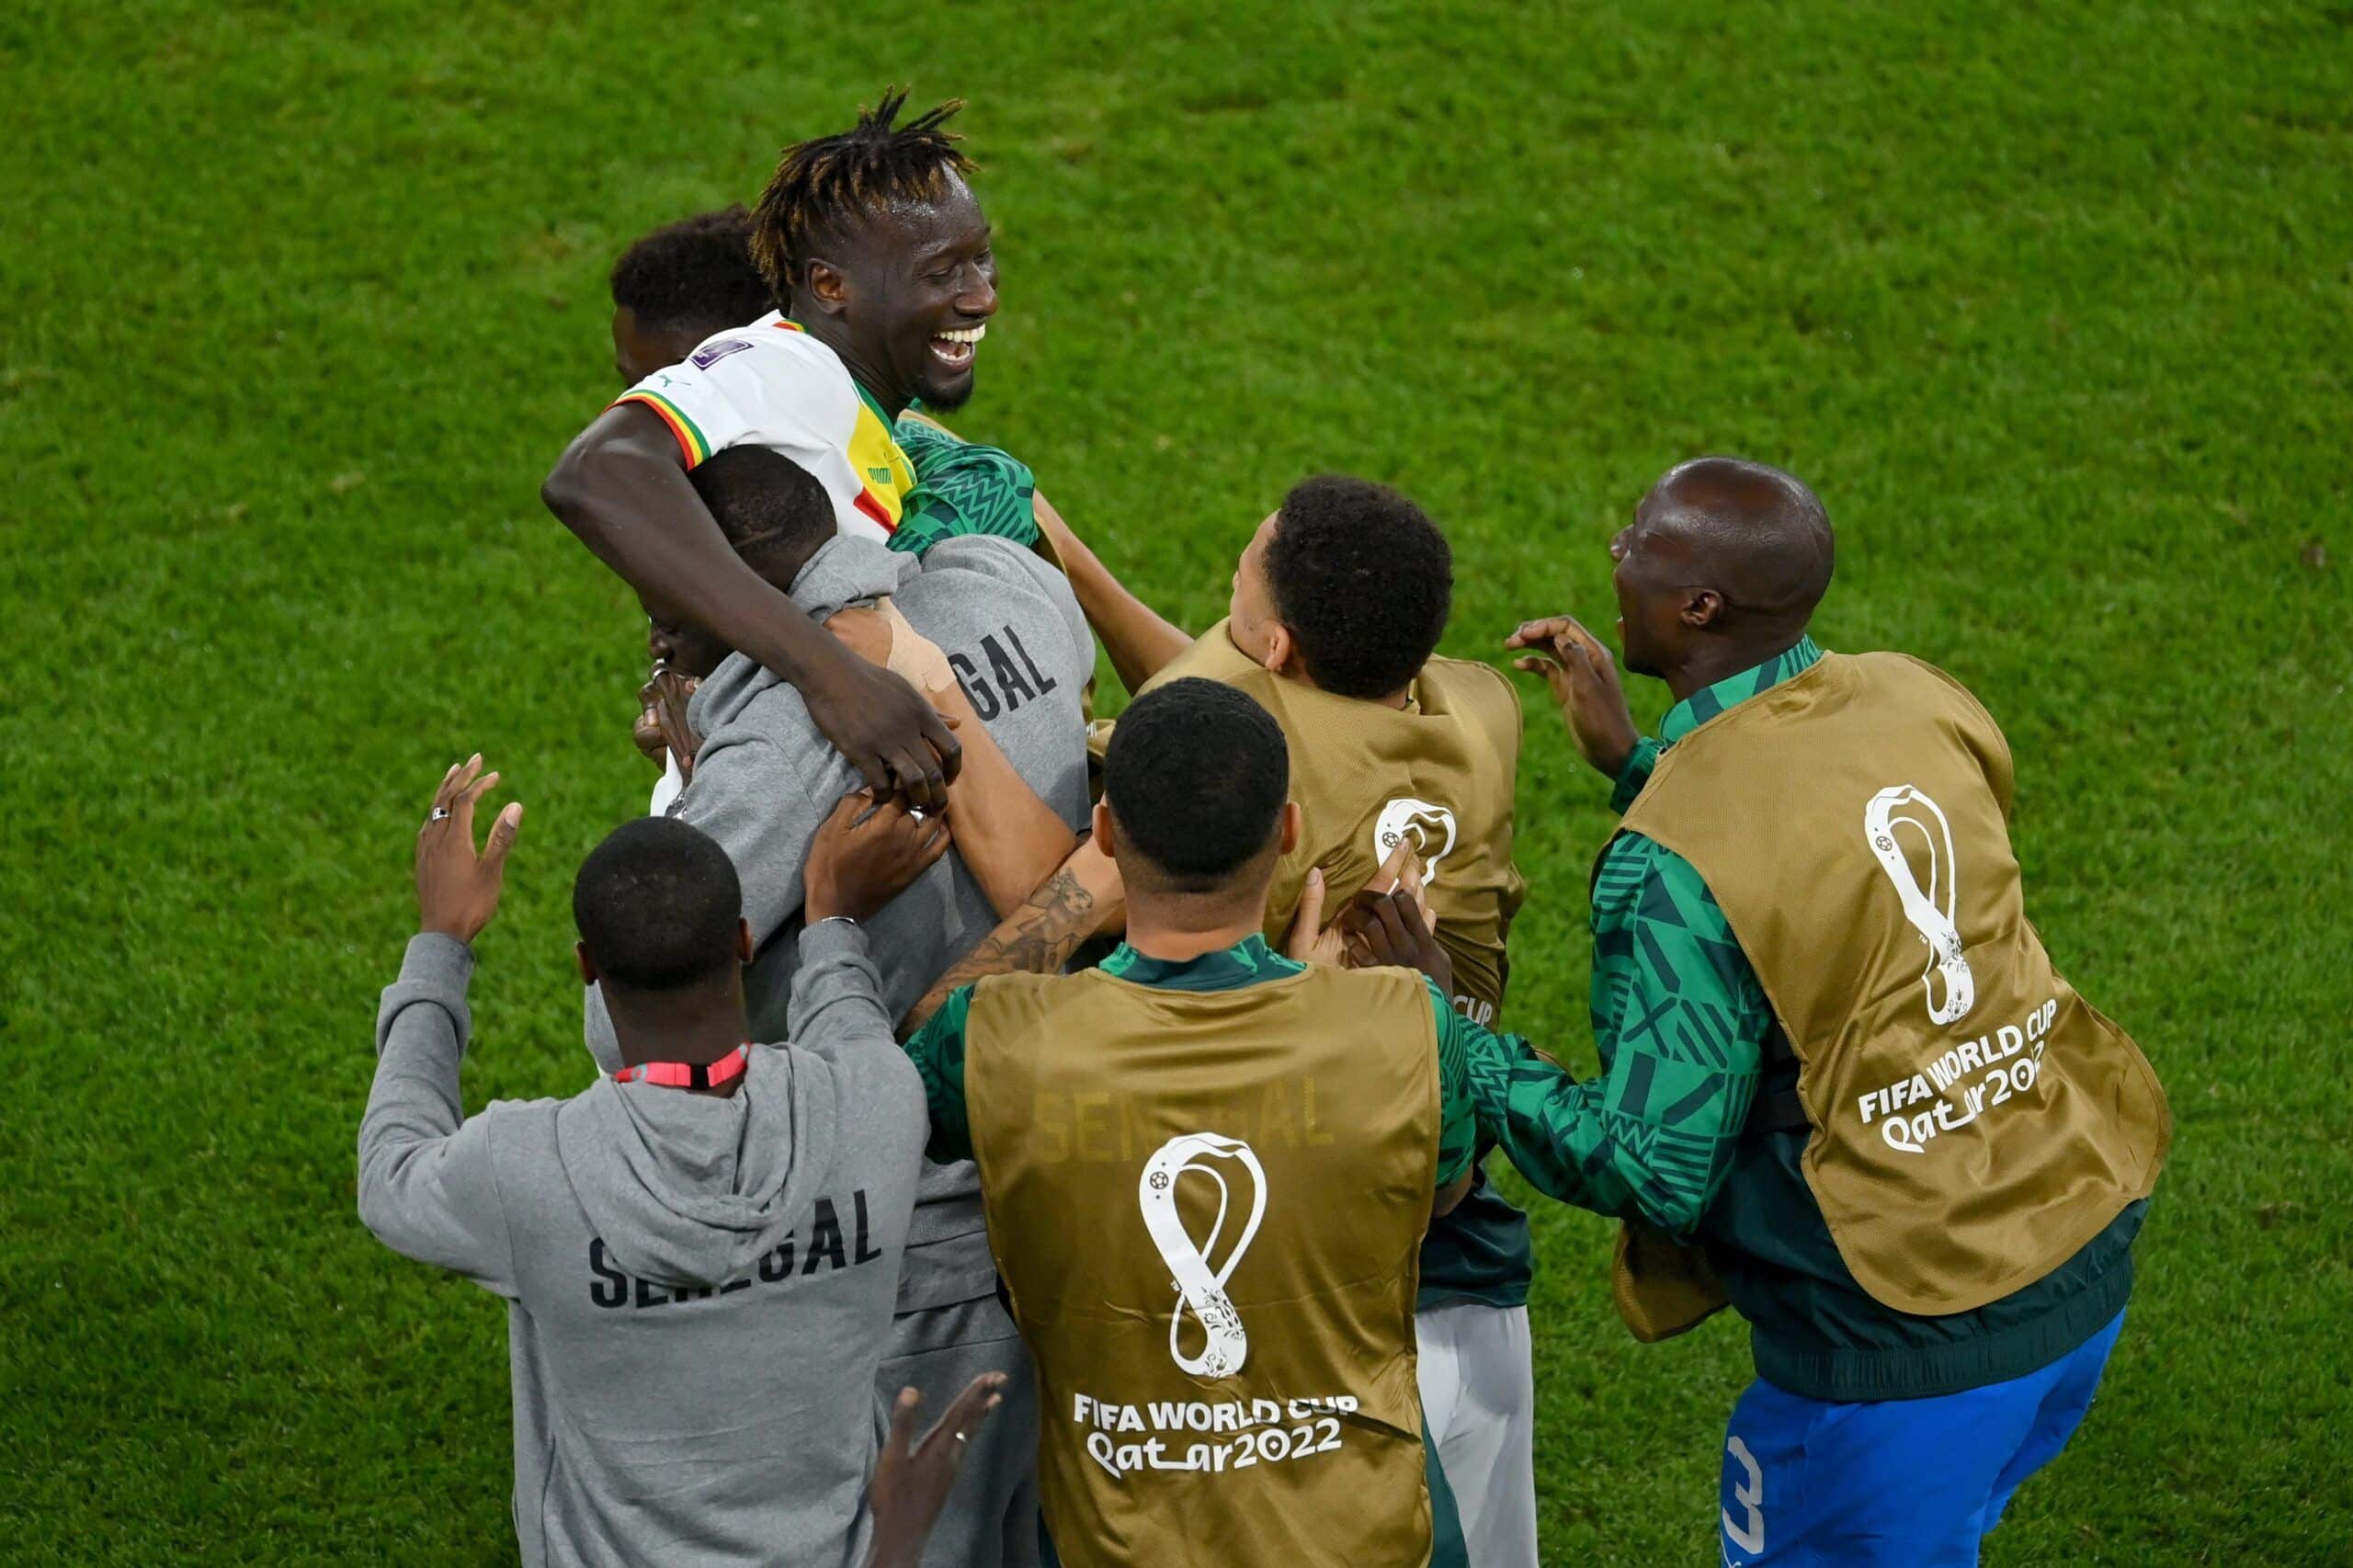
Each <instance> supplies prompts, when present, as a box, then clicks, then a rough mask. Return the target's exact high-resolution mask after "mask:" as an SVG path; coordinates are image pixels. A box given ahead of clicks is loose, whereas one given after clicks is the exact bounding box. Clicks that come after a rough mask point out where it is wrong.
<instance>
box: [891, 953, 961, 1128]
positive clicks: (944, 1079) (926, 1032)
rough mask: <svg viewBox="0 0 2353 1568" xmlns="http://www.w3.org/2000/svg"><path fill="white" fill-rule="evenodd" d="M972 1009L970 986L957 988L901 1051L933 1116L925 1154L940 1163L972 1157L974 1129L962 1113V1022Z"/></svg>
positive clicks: (926, 1106) (925, 1105)
mask: <svg viewBox="0 0 2353 1568" xmlns="http://www.w3.org/2000/svg"><path fill="white" fill-rule="evenodd" d="M971 1012H972V987H971V986H969V985H960V986H958V987H957V988H956V989H955V990H953V991H951V992H949V994H948V1000H947V1001H945V1002H943V1003H941V1004H940V1005H939V1011H938V1012H937V1013H934V1014H933V1015H932V1016H931V1017H930V1018H929V1019H928V1020H927V1021H926V1023H925V1024H924V1026H923V1027H922V1028H919V1029H917V1030H915V1034H914V1035H913V1036H912V1037H910V1038H909V1039H908V1040H907V1042H906V1045H905V1047H904V1050H905V1051H906V1053H907V1059H908V1060H909V1061H910V1062H914V1063H915V1075H916V1076H917V1077H919V1078H921V1079H922V1080H923V1103H924V1108H925V1109H926V1110H927V1111H929V1112H930V1113H931V1142H929V1143H927V1144H926V1145H925V1147H924V1153H926V1154H928V1155H930V1156H931V1158H933V1159H935V1160H938V1161H940V1162H942V1163H943V1164H944V1163H946V1162H948V1161H949V1160H969V1159H971V1158H972V1124H971V1122H970V1121H969V1120H968V1119H966V1117H965V1115H964V1019H965V1017H966V1015H968V1014H969V1013H971Z"/></svg>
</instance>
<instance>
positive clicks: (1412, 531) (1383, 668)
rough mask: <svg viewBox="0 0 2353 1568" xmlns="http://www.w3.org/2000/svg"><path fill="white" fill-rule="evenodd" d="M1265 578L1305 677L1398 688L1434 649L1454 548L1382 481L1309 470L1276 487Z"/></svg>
mask: <svg viewBox="0 0 2353 1568" xmlns="http://www.w3.org/2000/svg"><path fill="white" fill-rule="evenodd" d="M1266 562H1267V586H1268V587H1269V588H1270V589H1271V590H1272V592H1273V594H1274V599H1275V613H1276V614H1277V615H1279V616H1280V617H1282V620H1283V624H1284V625H1285V626H1288V627H1290V633H1291V638H1292V640H1293V641H1294V642H1297V643H1298V645H1299V656H1300V659H1301V660H1302V662H1303V663H1304V664H1305V665H1306V666H1307V673H1308V676H1310V678H1312V679H1313V681H1314V682H1315V684H1316V685H1317V686H1319V687H1323V688H1324V690H1326V691H1329V692H1333V693H1335V694H1336V695H1338V696H1341V697H1368V698H1370V697H1387V696H1388V695H1389V694H1390V693H1392V692H1394V691H1400V690H1403V689H1404V687H1406V686H1407V685H1408V684H1410V683H1411V682H1412V680H1413V678H1414V677H1415V676H1416V675H1418V674H1420V673H1421V668H1422V666H1423V665H1425V664H1427V663H1428V662H1429V656H1430V654H1431V653H1434V652H1436V651H1437V648H1438V637H1439V635H1440V634H1441V633H1442V632H1444V631H1446V617H1447V612H1448V610H1449V608H1450V607H1451V605H1452V602H1453V597H1454V556H1453V552H1452V551H1449V550H1448V548H1447V544H1446V536H1445V535H1444V534H1442V533H1440V532H1438V525H1437V524H1436V523H1433V522H1431V521H1430V520H1429V517H1427V515H1426V514H1425V513H1424V512H1423V511H1422V509H1421V508H1420V507H1419V506H1415V505H1414V503H1413V502H1411V501H1409V500H1407V499H1406V498H1405V497H1404V496H1403V495H1400V494H1397V492H1395V491H1394V490H1392V489H1390V488H1389V487H1388V486H1387V485H1385V484H1375V483H1371V482H1370V481H1369V480H1362V479H1348V478H1345V477H1342V476H1339V475H1336V474H1319V475H1317V476H1316V477H1315V478H1313V479H1306V480H1302V481H1301V482H1300V483H1297V484H1295V485H1293V486H1292V487H1291V492H1290V494H1288V495H1286V496H1284V497H1283V504H1282V508H1281V511H1280V512H1279V514H1278V516H1277V517H1276V519H1275V528H1274V533H1273V535H1272V537H1270V538H1269V539H1268V540H1267V556H1266Z"/></svg>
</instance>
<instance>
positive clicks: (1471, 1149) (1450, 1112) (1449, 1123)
mask: <svg viewBox="0 0 2353 1568" xmlns="http://www.w3.org/2000/svg"><path fill="white" fill-rule="evenodd" d="M1422 983H1423V984H1424V985H1425V986H1427V988H1428V989H1429V994H1430V1011H1431V1012H1432V1013H1433V1014H1435V1015H1436V1016H1437V1020H1438V1180H1437V1181H1436V1182H1435V1183H1433V1184H1432V1185H1433V1186H1434V1187H1445V1186H1447V1185H1448V1184H1449V1183H1450V1182H1453V1181H1455V1180H1457V1179H1458V1178H1460V1177H1461V1175H1462V1173H1463V1172H1465V1171H1467V1170H1469V1169H1470V1168H1471V1162H1472V1161H1473V1160H1475V1159H1476V1158H1478V1155H1479V1150H1478V1142H1479V1137H1478V1134H1479V1130H1478V1125H1477V1123H1476V1122H1475V1121H1474V1120H1473V1119H1472V1107H1471V1047H1470V1044H1469V1043H1468V1042H1467V1041H1466V1040H1464V1038H1463V1031H1464V1030H1466V1029H1479V1026H1478V1025H1476V1024H1474V1023H1472V1022H1471V1020H1470V1019H1468V1018H1466V1017H1463V1016H1462V1015H1461V1014H1460V1013H1458V1012H1456V1011H1455V1010H1454V1009H1453V1008H1452V1007H1451V1006H1448V1004H1447V1000H1446V993H1445V992H1443V991H1440V990H1439V989H1438V982H1436V981H1434V980H1432V979H1430V978H1429V977H1428V976H1427V975H1424V976H1423V977H1422ZM1479 1032H1480V1033H1481V1034H1484V1033H1486V1031H1485V1030H1484V1029H1479Z"/></svg>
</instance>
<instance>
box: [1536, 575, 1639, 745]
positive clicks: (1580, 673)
mask: <svg viewBox="0 0 2353 1568" xmlns="http://www.w3.org/2000/svg"><path fill="white" fill-rule="evenodd" d="M1504 646H1505V647H1506V648H1533V649H1539V650H1541V652H1539V653H1532V654H1530V655H1529V656H1528V657H1526V658H1522V659H1514V660H1513V661H1512V667H1513V668H1514V669H1518V670H1524V671H1526V672H1527V673H1528V674H1529V675H1532V676H1543V677H1544V684H1545V685H1547V686H1549V687H1552V700H1553V701H1554V702H1556V703H1558V704H1560V708H1561V717H1562V718H1563V720H1565V721H1566V722H1567V723H1568V726H1569V734H1570V736H1571V737H1572V738H1573V739H1574V740H1575V742H1576V743H1577V750H1578V751H1580V752H1582V753H1584V754H1585V759H1586V761H1587V762H1589V763H1591V764H1592V765H1593V766H1594V767H1596V768H1597V769H1599V770H1600V772H1601V773H1602V774H1603V776H1604V777H1606V778H1611V779H1615V778H1617V777H1618V776H1619V775H1620V773H1623V772H1624V771H1625V770H1626V759H1627V758H1628V757H1630V756H1633V755H1634V744H1635V743H1636V742H1638V741H1640V740H1641V739H1642V733H1641V732H1640V731H1638V730H1636V729H1635V728H1634V716H1633V713H1632V712H1631V710H1629V709H1628V708H1627V706H1626V692H1625V688H1624V687H1620V685H1619V684H1618V661H1617V660H1616V659H1614V658H1612V657H1611V656H1610V653H1609V650H1608V649H1607V648H1605V647H1603V646H1602V645H1601V640H1600V639H1599V638H1597V637H1596V636H1595V635H1594V634H1593V633H1592V632H1590V631H1586V629H1585V628H1584V627H1582V626H1580V625H1578V624H1577V622H1576V620H1575V619H1574V618H1573V617H1570V616H1565V615H1553V616H1547V617H1545V618H1544V619H1541V620H1529V621H1522V622H1521V623H1520V627H1519V630H1518V631H1515V632H1513V633H1512V634H1511V635H1510V636H1509V637H1506V638H1505V639H1504ZM1547 654H1550V655H1551V656H1550V657H1547V656H1546V655H1547Z"/></svg>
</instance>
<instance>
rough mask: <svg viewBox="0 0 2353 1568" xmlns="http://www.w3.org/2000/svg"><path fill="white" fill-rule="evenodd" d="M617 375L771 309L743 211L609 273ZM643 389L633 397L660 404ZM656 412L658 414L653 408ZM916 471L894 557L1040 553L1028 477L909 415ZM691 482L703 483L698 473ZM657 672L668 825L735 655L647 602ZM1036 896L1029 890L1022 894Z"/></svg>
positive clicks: (681, 354)
mask: <svg viewBox="0 0 2353 1568" xmlns="http://www.w3.org/2000/svg"><path fill="white" fill-rule="evenodd" d="M612 296H613V320H612V338H613V369H614V370H615V371H616V373H618V374H619V375H620V381H621V385H622V386H623V387H624V388H628V387H630V386H631V385H633V384H637V383H642V382H643V383H651V382H652V381H653V380H654V377H655V376H656V375H657V373H660V372H663V371H665V370H668V369H670V368H672V367H680V369H677V370H676V372H675V373H674V375H673V379H674V380H676V379H677V378H678V377H681V376H690V375H691V373H692V370H693V368H692V367H689V366H683V365H682V362H683V361H685V360H686V359H688V358H689V357H690V356H691V355H692V354H693V353H694V351H695V350H696V348H697V347H699V346H700V345H702V344H703V343H705V342H707V341H710V339H713V338H716V337H720V336H722V335H730V334H732V333H733V330H734V329H735V328H738V327H741V326H743V325H745V324H746V323H750V322H754V321H756V319H757V318H760V317H762V316H764V315H766V314H767V313H768V312H770V311H771V310H772V309H773V308H774V307H773V297H772V295H771V292H770V290H769V285H768V280H767V278H766V277H764V276H763V275H762V274H761V272H760V269H759V266H758V264H757V263H756V262H755V261H754V260H753V259H752V229H751V216H750V214H748V213H746V212H745V210H743V209H742V208H741V207H730V208H727V209H725V210H722V211H717V212H705V213H701V214H699V216H696V217H692V218H687V219H683V220H681V221H680V222H676V223H672V224H669V225H667V226H666V227H664V228H660V229H656V230H654V232H653V233H650V234H647V235H645V236H644V237H643V238H642V239H640V240H638V241H637V242H636V243H634V244H631V246H630V247H629V248H628V249H627V250H626V251H624V252H622V253H621V256H620V259H619V260H618V261H616V262H615V263H614V264H613V271H612ZM655 395H656V394H654V393H651V392H644V391H642V390H641V391H640V392H634V393H627V394H625V396H635V397H641V398H653V397H654V396H655ZM650 406H659V405H658V404H650ZM893 435H894V437H896V439H897V441H898V443H899V446H900V448H901V449H902V450H904V452H905V453H906V455H907V459H908V461H909V462H910V464H911V465H912V466H913V468H914V471H915V488H914V490H912V491H911V492H909V493H908V495H907V500H906V506H905V508H904V511H903V513H902V514H901V517H900V519H899V527H898V528H897V529H896V530H895V531H893V532H892V535H891V538H890V541H889V542H890V546H891V548H892V549H893V550H902V551H910V552H915V553H921V552H922V551H926V550H927V549H929V548H930V547H931V546H932V545H934V544H937V543H938V542H939V541H940V540H944V539H949V538H954V537H959V536H962V535H969V534H994V535H997V536H1000V537H1004V538H1009V539H1013V540H1017V542H1020V543H1022V544H1034V543H1035V542H1036V540H1037V531H1038V525H1037V523H1036V522H1035V520H1034V519H1033V518H1032V517H1031V514H1030V496H1031V494H1032V493H1033V489H1034V485H1033V482H1032V479H1031V477H1030V473H1029V469H1028V467H1027V466H1025V465H1024V464H1022V463H1021V462H1019V461H1017V460H1015V459H1014V458H1013V457H1011V456H1010V455H1008V454H1007V453H1006V452H1004V451H1002V450H999V449H997V448H995V447H988V446H983V445H981V444H980V443H978V442H973V441H965V440H962V439H960V438H959V437H955V436H953V435H951V434H949V433H948V432H947V431H945V430H943V429H942V428H941V427H940V426H938V424H937V423H935V422H933V421H931V420H929V419H927V418H925V417H924V416H922V415H917V414H915V412H913V411H912V410H909V411H908V412H906V413H904V414H902V415H901V416H900V420H899V423H898V424H897V425H896V426H894V427H893ZM690 472H702V465H701V464H697V465H695V467H694V469H693V470H692V471H690ZM644 608H645V610H646V617H647V621H648V626H647V631H646V652H647V654H648V656H649V657H650V658H651V659H652V661H653V665H654V667H653V670H652V673H651V674H650V675H649V676H647V678H646V681H645V683H644V685H643V686H642V687H641V688H640V690H639V692H638V699H639V702H640V705H641V708H640V712H639V715H638V720H637V723H636V727H635V740H636V743H637V746H638V749H639V750H640V751H641V752H642V753H643V754H644V755H645V756H647V757H648V758H649V759H651V760H652V761H653V762H654V765H655V766H657V767H660V768H661V769H662V770H663V776H662V778H661V781H660V782H659V783H657V784H656V785H655V786H654V798H653V802H652V806H651V808H650V809H651V810H652V811H653V812H654V814H655V815H657V816H658V815H660V814H661V813H662V812H665V811H666V810H667V809H668V808H669V805H670V802H671V801H675V800H676V799H677V797H678V792H679V791H680V790H682V789H684V788H685V787H686V780H687V777H688V774H690V773H691V772H692V771H693V768H694V760H695V756H696V753H697V751H698V749H699V745H700V742H701V737H700V736H699V735H698V734H697V733H695V729H694V726H693V724H692V723H691V722H689V720H688V705H689V703H690V702H691V701H692V699H693V698H694V694H695V691H696V689H697V688H698V687H699V686H700V684H701V682H702V679H703V677H704V676H708V675H710V673H711V672H712V671H713V670H715V669H717V668H718V667H719V665H720V663H721V661H722V660H724V659H725V658H726V657H727V655H728V654H729V653H732V652H733V649H731V648H729V647H728V646H727V644H726V643H725V642H723V641H722V639H720V638H718V637H716V636H713V635H712V634H711V633H710V632H709V631H705V630H704V629H703V628H702V627H700V626H699V625H696V624H695V623H694V622H693V621H692V620H691V619H689V618H688V616H687V615H685V614H682V613H681V612H680V611H679V610H678V608H676V607H675V606H671V605H668V604H664V603H660V602H658V601H655V600H653V599H650V598H649V599H646V600H645V601H644ZM1028 891H1029V889H1028V887H1027V885H1026V884H1025V885H1024V887H1023V889H1022V892H1025V893H1026V892H1028Z"/></svg>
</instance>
